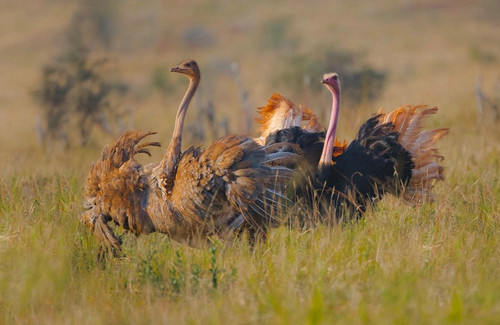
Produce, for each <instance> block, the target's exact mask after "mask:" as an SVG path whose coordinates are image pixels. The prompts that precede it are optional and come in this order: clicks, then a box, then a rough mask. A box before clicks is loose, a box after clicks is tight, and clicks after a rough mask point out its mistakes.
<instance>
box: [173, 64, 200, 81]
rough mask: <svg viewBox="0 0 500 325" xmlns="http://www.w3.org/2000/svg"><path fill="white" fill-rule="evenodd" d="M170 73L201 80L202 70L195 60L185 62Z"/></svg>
mask: <svg viewBox="0 0 500 325" xmlns="http://www.w3.org/2000/svg"><path fill="white" fill-rule="evenodd" d="M170 72H177V73H182V74H184V75H186V76H187V77H188V78H189V79H195V80H196V79H200V69H199V68H198V64H197V63H196V61H195V60H185V61H182V62H181V63H179V64H178V65H177V66H175V67H173V68H172V69H170Z"/></svg>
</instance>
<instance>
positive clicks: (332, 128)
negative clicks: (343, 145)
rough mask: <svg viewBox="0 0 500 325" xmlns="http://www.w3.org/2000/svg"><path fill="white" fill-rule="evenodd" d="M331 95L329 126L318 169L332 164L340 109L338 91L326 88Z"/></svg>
mask: <svg viewBox="0 0 500 325" xmlns="http://www.w3.org/2000/svg"><path fill="white" fill-rule="evenodd" d="M328 89H329V90H330V92H331V93H332V99H333V100H332V112H331V116H330V124H329V125H328V130H327V132H326V137H325V144H324V146H323V152H322V153H321V158H320V160H319V168H321V167H326V166H329V165H330V164H331V163H332V155H333V148H334V146H335V133H336V132H337V119H338V117H339V107H340V91H335V90H333V89H332V88H330V87H328Z"/></svg>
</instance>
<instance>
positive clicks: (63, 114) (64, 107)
mask: <svg viewBox="0 0 500 325" xmlns="http://www.w3.org/2000/svg"><path fill="white" fill-rule="evenodd" d="M104 2H106V1H104ZM92 4H94V5H95V6H94V7H92V6H91V5H92ZM89 6H90V8H89ZM96 8H104V9H105V10H104V11H102V10H98V9H96ZM90 9H92V10H90ZM108 11H109V8H108V7H106V6H104V7H102V6H101V5H98V2H96V1H94V0H92V1H89V2H88V3H85V4H83V5H82V8H81V9H80V10H79V11H77V13H76V14H75V16H74V17H73V20H72V22H71V23H70V25H69V27H68V30H67V38H66V44H65V46H63V48H65V50H64V51H63V53H61V54H59V55H57V56H56V57H55V58H54V59H53V60H52V62H50V63H47V64H45V65H44V66H43V67H42V73H41V80H40V86H39V89H38V90H37V91H35V96H36V97H37V99H38V100H39V102H40V104H41V110H42V116H43V121H40V123H39V124H40V125H39V126H38V133H39V138H40V140H41V142H42V143H44V144H48V143H50V142H53V141H62V142H63V143H64V145H65V147H69V146H70V144H71V142H72V141H75V139H79V140H78V141H79V143H80V144H82V145H85V144H87V143H88V140H89V138H90V135H91V131H92V129H93V128H94V127H99V128H100V129H101V130H102V131H104V132H105V133H109V134H115V133H118V131H122V130H117V129H122V128H123V123H122V121H121V119H122V116H121V114H119V113H118V112H117V110H116V105H113V104H112V97H113V95H118V96H123V95H124V94H125V93H127V91H128V86H127V85H126V84H125V83H124V82H122V81H113V80H110V78H109V77H108V75H110V71H109V69H108V63H109V59H107V58H106V55H102V54H96V52H97V51H96V50H91V47H90V46H89V45H88V44H89V43H92V42H91V41H89V40H90V39H94V38H95V37H94V36H95V35H97V34H101V33H105V34H106V33H108V34H107V36H102V35H101V36H100V37H104V38H102V39H100V42H99V43H100V45H99V46H103V47H108V46H109V45H110V39H109V38H110V37H111V34H110V32H109V31H108V29H107V28H108V27H105V26H107V25H106V24H105V23H103V21H104V20H106V13H108ZM82 16H84V17H87V18H88V19H84V20H82V19H81V18H82ZM94 16H95V17H94ZM89 22H92V23H91V24H90V25H88V23H89ZM91 25H95V26H94V27H95V28H91V29H89V28H88V27H89V26H91ZM93 35H94V36H93ZM98 39H99V38H98ZM115 124H117V125H118V126H112V125H115ZM120 124H122V126H120ZM75 133H76V134H75Z"/></svg>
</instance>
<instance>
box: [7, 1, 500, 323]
mask: <svg viewBox="0 0 500 325" xmlns="http://www.w3.org/2000/svg"><path fill="white" fill-rule="evenodd" d="M122 3H123V4H122V5H120V6H117V8H118V9H117V12H116V17H117V19H118V25H117V26H118V27H123V28H122V29H120V28H118V29H117V30H116V35H118V36H117V40H116V43H114V47H113V48H112V49H111V50H110V52H111V53H110V54H111V56H112V58H114V59H116V65H117V69H118V70H119V71H118V74H119V75H121V76H123V78H124V80H126V81H127V82H128V83H129V84H130V85H131V91H130V93H131V95H130V96H128V97H127V98H124V99H123V105H130V106H131V107H132V112H133V117H134V119H133V120H134V122H135V127H136V128H138V129H142V130H155V131H159V135H158V136H157V138H156V139H155V140H159V141H161V142H162V143H163V149H162V150H164V148H166V140H167V139H168V137H169V136H170V134H171V130H172V124H173V123H172V116H173V114H174V112H175V109H176V107H177V105H178V102H179V101H180V99H181V98H182V92H183V91H184V89H183V87H184V86H185V84H184V83H183V82H184V81H185V80H178V78H175V77H172V76H168V77H167V80H166V81H165V82H167V81H168V83H169V84H171V85H174V86H175V87H174V86H172V93H169V94H167V95H161V94H159V93H158V92H157V91H156V92H155V90H154V89H152V88H151V87H153V86H152V85H151V76H153V75H154V71H155V69H158V67H170V66H172V65H174V64H176V63H178V62H179V61H181V60H182V59H184V58H186V57H193V58H195V59H197V60H198V61H199V63H200V65H201V67H202V71H203V73H205V71H207V72H206V73H205V74H204V75H203V76H204V77H202V85H203V80H205V81H206V82H207V83H208V85H210V87H211V88H210V87H207V88H205V90H204V92H203V93H200V94H203V96H204V100H207V99H208V98H211V99H213V100H214V105H215V107H216V109H217V110H218V111H217V113H218V114H219V115H218V116H227V117H228V118H230V119H231V128H232V130H233V131H237V130H239V129H240V128H241V125H243V124H241V125H240V124H238V123H240V122H241V121H240V120H241V118H240V116H241V113H240V111H239V110H238V109H235V108H238V107H240V105H241V103H240V101H239V92H238V89H237V88H236V86H235V84H234V79H233V78H231V77H229V76H228V75H227V74H222V73H221V72H220V71H219V72H217V71H215V72H214V70H213V68H210V67H211V66H210V63H211V62H214V61H217V60H219V59H222V60H227V61H236V62H238V63H239V64H240V68H241V74H242V75H241V78H242V81H243V83H244V85H245V87H246V88H247V90H248V91H249V100H250V103H251V104H252V105H253V106H254V107H257V106H260V105H262V104H265V102H266V99H267V97H269V96H270V95H271V93H272V92H274V91H279V92H282V93H283V94H284V95H286V96H288V97H290V99H292V100H294V101H296V102H301V103H303V104H306V105H309V106H311V107H312V108H313V109H314V110H315V112H318V113H319V114H320V115H321V114H322V115H323V116H324V117H326V116H327V114H326V111H327V109H328V108H329V101H330V97H329V95H328V94H327V93H326V92H322V93H320V94H316V95H314V96H313V92H312V91H310V90H308V89H304V91H303V92H300V93H297V92H294V91H293V90H292V88H291V87H290V86H287V85H288V83H286V82H284V83H283V85H282V86H280V87H281V88H280V87H278V85H276V84H275V83H274V80H276V75H277V74H278V73H279V71H280V69H281V68H283V65H282V64H283V62H287V61H286V60H285V58H287V57H289V55H295V54H296V55H301V56H304V57H307V58H311V60H312V61H314V59H317V58H321V57H322V53H319V52H320V51H319V50H318V49H328V48H334V49H337V48H338V49H339V50H345V51H350V52H352V53H357V54H361V57H362V58H363V62H366V64H369V65H370V66H373V67H374V68H376V69H378V70H381V71H384V72H386V73H387V82H386V87H385V89H384V91H383V94H382V95H381V97H379V98H377V99H376V100H373V101H372V102H370V103H363V104H361V105H360V106H359V107H350V106H348V105H345V106H342V108H341V113H340V114H341V115H340V117H339V123H340V125H339V134H340V137H341V138H344V137H345V138H346V139H350V138H351V137H352V136H353V135H354V133H355V131H356V130H357V127H359V126H360V125H361V123H362V122H363V121H365V120H366V119H367V118H368V117H369V116H371V114H372V113H374V112H376V111H377V110H378V108H379V106H383V107H384V108H385V109H386V110H389V109H392V108H394V107H396V106H398V105H402V104H407V103H412V104H420V103H427V104H429V105H438V106H439V107H440V110H439V113H438V114H437V115H436V116H435V117H432V118H431V119H430V120H429V123H428V125H429V127H450V128H451V132H450V135H448V136H447V137H446V138H445V139H443V140H442V141H441V142H440V144H439V147H440V149H441V153H442V154H443V155H444V156H445V160H444V162H443V164H444V166H445V168H446V180H445V182H443V183H440V184H438V185H437V186H436V188H435V193H436V200H435V202H434V203H430V204H426V205H423V206H419V207H411V206H407V205H405V204H404V203H403V202H402V201H401V200H399V199H397V198H393V197H387V198H385V199H384V200H383V201H382V202H380V204H379V205H377V206H376V207H375V208H374V209H373V210H371V211H369V212H368V213H367V214H366V215H365V218H364V219H363V220H361V221H360V222H358V223H355V224H352V225H335V226H331V227H327V226H318V227H315V228H312V229H309V230H307V231H303V230H300V229H297V228H294V227H291V228H288V227H285V226H282V227H279V228H276V229H272V230H271V231H270V234H269V238H268V240H267V241H266V242H264V243H259V244H257V245H256V246H255V247H254V248H253V249H252V248H251V247H249V245H248V243H247V241H246V240H244V239H235V240H234V241H230V242H225V243H224V242H220V241H218V240H215V239H214V241H213V242H212V243H211V245H208V246H207V247H206V248H205V249H193V248H190V247H186V246H182V245H179V244H177V243H175V242H173V241H171V240H170V239H169V238H167V237H166V236H165V235H161V234H153V235H149V236H141V237H139V238H135V237H133V236H132V235H128V234H127V235H125V236H124V245H123V246H124V250H125V253H126V256H127V257H126V258H124V259H108V260H105V261H102V262H98V261H97V254H98V249H99V247H98V243H97V242H96V240H95V238H94V237H93V235H92V234H90V233H89V231H88V229H86V228H84V227H83V226H82V225H80V223H79V221H78V218H77V216H78V214H79V213H81V211H82V208H81V204H82V202H81V196H82V191H83V184H84V181H85V177H86V173H87V171H88V168H89V167H90V164H91V162H92V161H93V160H95V159H97V157H98V156H99V152H100V150H101V148H102V146H103V145H104V144H107V143H110V142H111V141H112V139H113V137H112V136H109V135H103V134H99V133H96V134H94V136H93V138H92V144H93V145H92V146H91V147H89V148H85V149H80V148H73V149H72V150H71V151H68V152H63V151H62V150H59V148H58V147H57V146H55V148H52V149H51V150H46V149H44V148H40V147H38V146H37V144H36V138H35V131H34V120H35V116H36V115H37V114H38V112H39V108H38V106H37V103H36V102H35V101H34V100H33V98H32V97H31V96H30V92H31V91H32V90H33V89H35V88H36V86H37V83H38V81H39V76H40V69H41V67H42V65H43V64H45V63H47V62H49V61H50V60H51V59H52V58H53V57H54V56H55V55H56V54H58V53H59V52H58V51H59V50H60V47H61V44H62V42H63V38H64V37H63V35H64V33H63V31H64V28H66V26H67V24H68V21H69V19H70V16H71V15H69V14H68V13H71V12H72V11H73V10H74V9H75V7H76V5H75V4H74V3H70V2H65V1H58V0H55V1H49V2H46V1H40V0H38V1H32V3H30V6H29V8H28V7H26V6H24V5H23V4H22V3H21V2H12V1H11V2H9V3H8V4H5V6H4V7H2V9H3V10H2V11H0V18H2V19H0V24H1V26H0V27H2V31H3V33H2V34H1V35H0V62H3V63H4V65H3V66H2V73H1V74H0V86H1V87H0V89H1V90H0V324H1V323H5V324H13V323H34V324H40V323H50V324H53V323H61V324H72V323H77V324H82V323H86V324H89V323H90V324H110V323H111V324H122V323H123V324H128V323H130V324H150V323H171V324H177V323H190V324H200V323H203V324H206V323H211V324H219V323H237V324H241V323H243V324H247V323H253V324H255V323H258V324H260V323H264V324H290V323H302V324H304V323H307V324H320V323H323V324H331V323H339V324H359V323H368V324H371V323H379V324H394V323H395V324H451V323H474V324H494V323H497V322H498V319H500V277H499V276H498V274H499V271H500V258H499V256H500V142H499V139H500V128H499V127H498V125H499V124H498V122H495V121H493V120H492V119H491V118H490V117H491V116H488V115H486V118H485V119H483V120H482V121H476V114H475V108H474V107H475V106H474V105H475V104H474V92H473V87H474V82H475V80H476V77H477V76H478V75H479V74H481V75H482V77H483V85H484V90H485V91H486V92H488V91H489V90H491V89H493V84H494V82H495V80H496V79H497V78H498V77H499V76H500V70H499V69H498V62H497V60H495V58H500V47H499V46H498V30H499V28H500V23H499V21H498V19H496V17H497V16H498V14H497V13H498V10H499V7H498V5H497V4H496V2H495V1H482V2H481V4H478V3H469V2H467V1H458V2H457V1H454V2H451V1H437V2H435V1H412V2H408V3H406V2H401V3H399V2H393V1H380V2H376V3H375V2H371V1H360V2H357V3H356V4H343V3H342V2H333V1H324V0H317V1H314V2H313V3H312V4H311V3H310V2H300V1H289V2H286V3H285V2H281V3H271V2H265V1H256V2H248V3H241V4H239V3H238V4H229V3H228V4H224V3H222V2H215V1H209V2H204V1H201V2H200V1H198V2H196V1H195V2H193V3H192V4H190V7H188V8H185V7H184V6H185V4H183V3H181V2H169V3H168V5H163V4H159V3H157V2H156V1H153V0H151V1H141V2H139V1H135V0H126V1H123V2H122ZM278 6H279V8H278ZM25 7H26V8H25ZM167 7H168V9H167ZM40 12H43V13H44V14H43V15H40V14H39V13H40ZM274 20H276V21H277V22H284V21H286V33H285V32H280V31H278V32H275V33H274V34H272V35H270V36H269V38H270V39H271V43H272V39H273V38H279V37H280V35H281V36H283V35H284V36H283V37H285V38H286V39H284V40H283V41H284V42H285V45H286V44H289V45H290V42H291V41H293V47H290V46H288V47H287V46H285V47H284V48H274V47H273V46H271V45H272V44H267V45H268V46H263V42H264V43H265V42H266V41H267V42H269V39H265V38H263V34H262V33H263V30H265V29H264V28H263V26H272V25H273V21H274ZM146 22H147V23H146ZM148 23H150V24H151V25H148ZM193 25H201V26H204V27H205V28H207V29H208V30H209V32H211V33H212V35H213V36H214V37H215V42H214V44H215V45H213V46H212V47H208V48H192V47H189V46H187V45H186V44H185V43H183V41H182V37H183V35H184V32H185V31H186V30H187V29H188V28H189V27H191V26H193ZM132 26H133V28H132ZM274 41H276V39H275V40H274ZM291 49H293V50H291ZM289 52H293V53H289ZM478 53H479V54H478ZM205 67H206V68H205ZM210 69H212V70H210ZM325 72H327V71H325ZM320 77H321V76H320V75H314V76H311V80H312V82H315V80H316V82H318V81H319V79H320ZM203 78H204V79H203ZM297 78H300V77H297ZM290 84H292V83H290ZM195 102H196V100H195ZM193 108H194V106H193ZM195 114H196V110H195V109H192V110H191V112H190V114H188V122H189V121H192V120H195V119H196V117H195ZM323 124H326V122H324V121H323ZM190 144H191V143H187V141H186V143H185V146H186V147H187V145H190ZM162 150H155V151H154V152H153V158H151V159H152V160H158V159H160V157H161V154H162ZM141 159H144V158H141Z"/></svg>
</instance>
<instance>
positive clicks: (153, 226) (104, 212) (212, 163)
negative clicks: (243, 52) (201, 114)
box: [80, 60, 300, 250]
mask: <svg viewBox="0 0 500 325" xmlns="http://www.w3.org/2000/svg"><path fill="white" fill-rule="evenodd" d="M172 71H174V72H180V73H183V74H185V75H187V76H188V77H189V78H190V80H191V82H190V87H189V88H188V91H187V92H186V95H185V97H184V99H183V101H182V103H181V105H180V107H179V111H178V114H177V119H176V123H175V127H174V134H173V136H172V141H171V143H170V146H169V148H168V149H167V153H166V154H165V157H164V158H163V160H162V161H161V162H160V163H158V164H150V165H146V166H141V165H140V164H139V163H138V162H137V161H136V160H135V155H136V154H138V153H146V154H148V153H149V152H148V148H147V147H150V146H159V143H157V142H148V143H144V144H141V141H142V140H143V139H144V138H145V137H146V136H149V135H151V134H153V133H151V132H147V133H141V132H137V131H128V132H125V133H124V134H122V136H121V137H120V138H119V139H118V140H117V141H116V142H115V144H114V145H112V146H111V147H106V148H105V149H104V150H103V153H102V156H101V158H100V159H99V160H98V161H97V162H96V163H95V164H94V165H93V166H92V168H91V169H90V172H89V176H88V178H87V183H86V187H85V194H84V200H85V204H84V206H85V208H86V209H87V211H86V212H84V213H83V214H82V215H81V217H80V219H81V220H82V222H83V223H84V224H85V225H87V226H88V227H90V228H91V230H92V231H93V232H94V233H95V234H96V236H97V237H98V238H99V239H101V240H102V241H103V242H104V243H105V244H106V245H107V246H108V247H111V248H114V249H117V250H119V249H120V241H119V240H118V239H117V238H116V237H115V235H114V234H113V231H112V229H111V228H110V226H109V225H108V222H109V221H112V222H114V223H115V224H118V225H120V226H121V227H123V228H124V229H125V230H128V231H130V232H132V233H134V234H135V235H139V234H141V233H150V232H153V231H158V232H162V233H166V234H168V235H169V236H170V237H172V238H173V239H175V240H177V241H180V242H187V243H190V244H195V243H196V241H197V240H200V239H201V240H204V239H205V238H206V236H208V235H210V234H221V235H224V234H226V233H227V232H231V231H232V230H234V229H237V228H242V227H243V228H244V227H247V228H249V229H251V230H252V231H261V230H263V229H264V228H265V227H266V226H267V225H268V224H270V223H273V222H275V221H276V219H275V216H276V213H277V211H278V210H279V209H280V207H281V205H282V200H283V199H285V198H284V196H283V194H282V193H283V191H284V186H285V184H286V183H287V181H288V179H289V178H290V177H291V173H292V170H290V169H288V168H285V167H283V166H281V164H280V162H282V161H290V160H294V159H298V156H297V155H296V154H295V153H293V152H284V151H283V150H281V146H282V145H281V144H278V145H274V146H267V147H266V146H261V145H259V144H257V143H256V142H255V141H254V140H253V139H251V138H247V137H242V136H226V137H223V138H220V139H219V140H216V141H214V142H213V143H212V144H210V145H209V146H208V147H207V148H205V149H202V148H200V147H197V148H194V147H190V148H189V149H187V150H185V151H184V152H182V153H181V151H180V146H181V141H182V137H181V133H182V124H183V120H184V116H185V113H186V110H187V107H188V105H189V101H190V99H191V98H192V96H193V94H194V91H195V90H196V86H197V83H198V82H199V77H200V76H199V69H198V66H197V64H196V62H194V61H191V60H190V61H185V62H183V63H181V64H180V65H179V66H178V67H176V68H173V69H172ZM284 145H288V144H284ZM290 146H291V148H294V145H293V144H292V145H290ZM299 150H300V149H297V151H299ZM292 151H293V150H292Z"/></svg>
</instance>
